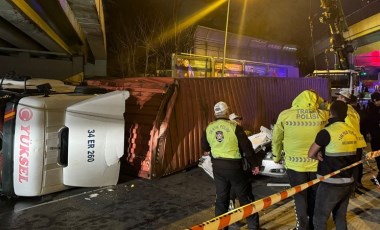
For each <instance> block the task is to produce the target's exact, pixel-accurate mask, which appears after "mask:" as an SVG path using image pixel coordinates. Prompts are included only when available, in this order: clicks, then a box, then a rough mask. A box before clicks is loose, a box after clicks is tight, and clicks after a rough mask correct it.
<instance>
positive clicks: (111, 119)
mask: <svg viewBox="0 0 380 230" xmlns="http://www.w3.org/2000/svg"><path fill="white" fill-rule="evenodd" d="M28 81H29V82H28ZM49 81H50V80H49V79H45V80H43V79H39V80H38V81H36V80H34V81H33V82H34V83H35V82H37V84H38V85H34V83H33V84H32V83H31V82H32V81H30V80H27V81H21V83H20V81H13V80H4V79H3V81H2V83H3V84H2V85H0V86H1V87H2V88H1V89H0V118H1V119H0V134H1V135H0V137H1V144H2V149H1V152H0V193H1V194H4V195H7V196H40V195H44V194H49V193H53V192H58V191H62V190H64V189H67V188H70V187H71V186H76V187H98V186H107V185H115V184H116V183H117V181H118V177H119V168H120V162H119V158H120V157H121V156H122V155H123V152H124V117H123V115H124V112H125V100H126V99H127V98H128V97H129V92H128V91H113V92H109V93H103V94H96V93H91V91H90V92H89V93H83V90H82V91H81V93H78V92H77V91H75V89H74V88H75V87H73V86H65V85H64V84H63V83H62V84H61V83H60V82H57V80H52V81H51V83H52V85H50V84H49ZM46 84H49V86H47V87H48V88H50V89H52V93H50V94H48V95H47V94H46V89H42V91H40V92H38V90H37V88H38V87H39V86H40V85H45V87H46ZM17 86H18V87H17ZM36 87H37V88H36ZM61 90H62V93H59V92H61ZM57 92H58V93H57ZM94 92H95V91H94Z"/></svg>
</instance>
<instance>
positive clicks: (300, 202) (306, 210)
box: [286, 169, 318, 230]
mask: <svg viewBox="0 0 380 230" xmlns="http://www.w3.org/2000/svg"><path fill="white" fill-rule="evenodd" d="M286 173H287V174H288V178H289V184H290V186H291V187H294V186H296V185H299V184H303V183H306V182H308V181H311V180H314V179H316V178H317V173H316V172H297V171H294V170H291V169H287V170H286ZM317 188H318V184H316V185H313V186H311V187H310V188H307V189H305V190H303V191H302V192H299V193H297V194H295V195H294V203H295V208H296V219H297V226H296V227H297V229H307V230H308V229H314V228H313V215H314V204H315V196H316V192H317Z"/></svg>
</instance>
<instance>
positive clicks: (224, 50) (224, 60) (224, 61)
mask: <svg viewBox="0 0 380 230" xmlns="http://www.w3.org/2000/svg"><path fill="white" fill-rule="evenodd" d="M227 1H228V2H227V18H226V31H225V34H224V49H223V65H222V77H224V66H225V65H226V49H227V34H228V18H229V17H230V2H231V0H227Z"/></svg>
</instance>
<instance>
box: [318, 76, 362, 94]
mask: <svg viewBox="0 0 380 230" xmlns="http://www.w3.org/2000/svg"><path fill="white" fill-rule="evenodd" d="M311 77H322V78H328V79H329V80H330V83H331V97H332V98H336V93H338V92H339V91H340V90H342V89H348V90H349V91H350V92H351V94H352V95H355V96H358V94H359V84H360V81H359V72H358V71H355V70H350V69H348V70H314V71H313V74H312V75H311Z"/></svg>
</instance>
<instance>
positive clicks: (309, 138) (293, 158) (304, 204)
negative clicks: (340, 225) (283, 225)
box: [272, 90, 328, 230]
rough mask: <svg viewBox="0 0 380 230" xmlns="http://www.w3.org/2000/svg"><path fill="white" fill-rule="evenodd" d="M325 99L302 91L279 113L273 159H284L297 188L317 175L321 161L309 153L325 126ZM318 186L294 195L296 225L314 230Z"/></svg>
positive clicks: (291, 180)
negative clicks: (282, 153) (290, 104)
mask: <svg viewBox="0 0 380 230" xmlns="http://www.w3.org/2000/svg"><path fill="white" fill-rule="evenodd" d="M323 102H324V100H323V99H322V98H321V97H319V95H318V94H317V93H316V92H315V91H313V90H305V91H303V92H301V93H300V94H299V95H298V96H297V97H296V98H295V99H294V100H293V102H292V107H291V108H290V109H286V110H284V111H282V112H281V113H280V115H279V116H278V118H277V122H276V124H275V126H274V128H273V136H272V152H273V161H274V162H279V161H280V160H281V152H282V151H284V152H285V156H284V162H285V167H286V173H287V175H288V179H289V184H290V185H291V186H292V187H294V186H296V185H299V184H303V183H306V182H308V181H310V180H313V179H315V178H316V172H317V165H318V161H316V160H313V159H310V158H309V157H308V155H307V153H308V150H309V147H310V145H311V144H312V143H313V141H314V138H315V136H316V135H317V133H318V132H319V131H320V130H321V129H322V128H323V127H324V126H325V124H326V123H327V119H328V112H327V111H326V110H322V109H320V104H321V103H323ZM316 189H317V186H316V185H315V186H312V187H310V188H308V189H306V190H304V191H302V192H300V193H297V194H296V195H294V202H295V209H296V210H295V211H296V219H297V221H296V225H297V226H296V228H297V229H302V230H303V229H306V230H308V229H312V227H313V221H312V218H313V210H314V202H315V193H316Z"/></svg>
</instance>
